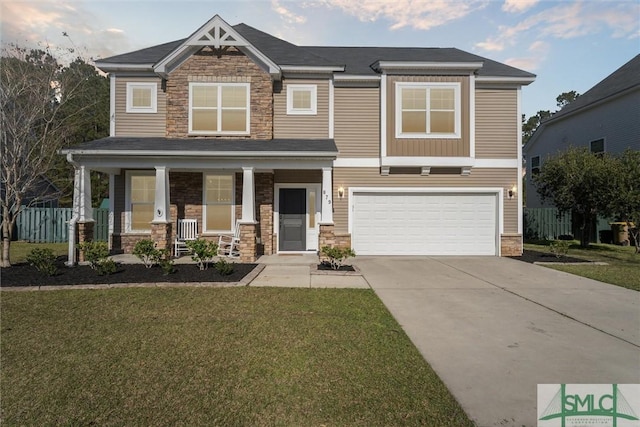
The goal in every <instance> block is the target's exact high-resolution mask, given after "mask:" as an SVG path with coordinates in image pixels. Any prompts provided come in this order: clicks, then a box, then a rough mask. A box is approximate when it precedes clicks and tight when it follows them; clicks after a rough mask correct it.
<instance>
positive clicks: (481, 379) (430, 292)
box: [355, 257, 640, 426]
mask: <svg viewBox="0 0 640 427" xmlns="http://www.w3.org/2000/svg"><path fill="white" fill-rule="evenodd" d="M355 264H356V265H357V266H358V267H360V269H361V270H362V273H363V274H364V277H365V278H366V279H367V281H368V282H369V284H370V285H371V287H372V288H373V289H374V290H375V292H376V293H377V294H378V296H379V297H380V298H381V299H382V301H383V302H384V304H385V305H386V306H387V308H388V309H389V310H390V311H391V313H392V314H393V315H394V317H395V318H396V319H397V320H398V322H399V323H400V324H401V325H402V327H403V328H404V330H405V331H406V333H407V334H408V335H409V337H410V338H411V340H412V341H413V343H414V344H415V345H416V346H417V347H418V349H419V350H420V352H421V353H422V354H423V356H424V357H425V359H426V360H427V361H428V362H429V364H431V366H432V367H433V369H434V370H435V371H436V372H437V373H438V375H439V376H440V378H442V380H443V381H444V383H445V384H446V385H447V387H448V388H449V390H451V392H452V393H453V395H454V396H455V397H456V399H457V400H458V402H460V404H461V405H462V407H463V408H464V410H465V411H466V412H467V414H468V415H469V416H470V417H471V418H472V419H473V420H474V421H475V422H476V423H477V425H478V426H536V424H537V421H536V418H537V413H536V406H537V401H536V390H537V384H562V383H565V384H575V383H584V384H591V383H605V384H610V383H617V384H629V383H640V293H638V292H635V291H631V290H627V289H623V288H620V287H618V286H614V285H608V284H604V283H601V282H597V281H594V280H590V279H585V278H581V277H578V276H573V275H570V274H567V273H562V272H558V271H555V270H551V269H548V268H545V267H541V266H536V265H531V264H527V263H524V262H521V261H516V260H512V259H508V258H497V257H357V258H356V259H355Z"/></svg>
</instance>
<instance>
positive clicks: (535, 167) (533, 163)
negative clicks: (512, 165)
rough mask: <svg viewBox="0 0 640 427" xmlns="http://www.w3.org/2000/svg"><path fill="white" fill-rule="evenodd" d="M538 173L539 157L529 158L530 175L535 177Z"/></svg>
mask: <svg viewBox="0 0 640 427" xmlns="http://www.w3.org/2000/svg"><path fill="white" fill-rule="evenodd" d="M539 173H540V156H534V157H532V158H531V174H532V175H537V174H539Z"/></svg>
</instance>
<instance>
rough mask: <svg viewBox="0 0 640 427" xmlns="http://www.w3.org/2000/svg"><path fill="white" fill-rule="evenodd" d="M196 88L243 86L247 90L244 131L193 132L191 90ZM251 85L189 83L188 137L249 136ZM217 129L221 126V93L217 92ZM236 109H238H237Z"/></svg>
mask: <svg viewBox="0 0 640 427" xmlns="http://www.w3.org/2000/svg"><path fill="white" fill-rule="evenodd" d="M196 86H216V87H218V88H221V87H223V86H244V87H245V88H246V89H247V100H246V104H247V108H246V111H247V117H246V122H245V129H246V130H245V131H244V132H242V131H201V130H199V131H194V130H193V115H192V111H193V88H194V87H196ZM250 100H251V85H250V84H249V83H204V82H191V83H189V135H249V134H250V133H251V128H250V123H251V104H250ZM218 106H219V107H218V108H217V110H218V129H220V128H221V126H222V108H221V106H222V91H221V90H218ZM236 109H238V110H239V109H240V108H237V107H236Z"/></svg>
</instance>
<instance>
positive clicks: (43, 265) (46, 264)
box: [27, 248, 58, 276]
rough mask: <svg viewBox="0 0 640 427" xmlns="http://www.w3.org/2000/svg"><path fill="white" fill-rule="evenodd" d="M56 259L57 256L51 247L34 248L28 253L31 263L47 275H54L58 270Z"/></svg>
mask: <svg viewBox="0 0 640 427" xmlns="http://www.w3.org/2000/svg"><path fill="white" fill-rule="evenodd" d="M55 261H56V256H55V255H54V254H53V251H52V250H51V249H49V248H33V249H31V251H30V252H29V254H28V255H27V262H28V263H29V265H32V266H34V267H35V268H36V270H38V271H39V272H40V273H43V274H46V275H47V276H54V275H55V274H56V273H57V272H58V269H57V268H56V265H55Z"/></svg>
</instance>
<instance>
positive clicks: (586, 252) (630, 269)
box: [524, 242, 640, 291]
mask: <svg viewBox="0 0 640 427" xmlns="http://www.w3.org/2000/svg"><path fill="white" fill-rule="evenodd" d="M524 248H525V249H530V250H534V251H540V252H545V251H548V250H549V245H545V244H533V243H525V245H524ZM634 252H635V248H634V247H631V246H618V245H606V244H595V243H592V244H591V245H589V248H588V249H584V248H581V247H580V245H579V244H578V243H577V242H573V244H572V245H571V248H570V249H569V253H568V254H567V255H568V256H570V257H574V258H581V259H584V260H588V261H600V262H606V263H607V264H609V265H582V264H581V265H545V267H549V268H554V269H556V270H560V271H566V272H567V273H571V274H576V275H578V276H583V277H588V278H590V279H595V280H599V281H601V282H605V283H611V284H614V285H618V286H622V287H625V288H629V289H634V290H636V291H640V254H636V253H634Z"/></svg>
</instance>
